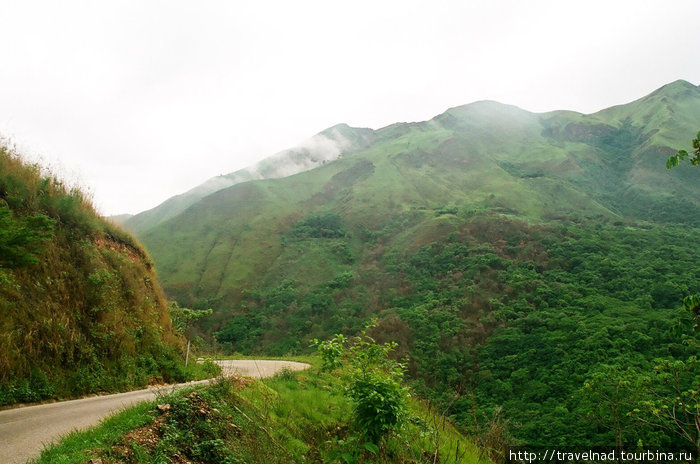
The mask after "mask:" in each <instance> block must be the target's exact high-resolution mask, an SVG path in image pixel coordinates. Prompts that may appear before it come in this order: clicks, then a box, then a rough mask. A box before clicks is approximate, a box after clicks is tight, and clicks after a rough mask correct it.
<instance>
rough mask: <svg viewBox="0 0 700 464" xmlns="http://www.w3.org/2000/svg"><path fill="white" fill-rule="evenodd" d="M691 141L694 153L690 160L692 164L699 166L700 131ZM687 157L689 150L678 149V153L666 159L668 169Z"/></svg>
mask: <svg viewBox="0 0 700 464" xmlns="http://www.w3.org/2000/svg"><path fill="white" fill-rule="evenodd" d="M691 143H692V147H693V151H692V152H691V153H692V155H691V156H690V158H689V159H688V161H690V164H692V165H693V166H697V165H699V164H700V131H699V132H698V134H697V135H696V136H695V138H694V139H693V141H692V142H691ZM686 158H688V151H687V150H678V153H676V154H675V155H671V156H669V158H668V159H667V160H666V169H671V168H674V167H676V166H678V165H679V164H680V162H681V161H683V160H685V159H686Z"/></svg>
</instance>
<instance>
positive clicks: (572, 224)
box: [142, 81, 700, 447]
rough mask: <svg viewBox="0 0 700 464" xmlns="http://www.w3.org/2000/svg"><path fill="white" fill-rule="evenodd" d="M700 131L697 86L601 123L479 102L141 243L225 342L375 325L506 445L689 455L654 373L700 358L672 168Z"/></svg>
mask: <svg viewBox="0 0 700 464" xmlns="http://www.w3.org/2000/svg"><path fill="white" fill-rule="evenodd" d="M698 120H700V89H699V88H698V87H696V86H694V85H692V84H689V83H687V82H682V81H679V82H675V83H672V84H669V85H667V86H665V87H663V88H661V89H659V90H657V91H656V92H654V93H652V94H650V95H648V96H646V97H644V98H642V99H640V100H637V101H635V102H632V103H629V104H627V105H620V106H617V107H613V108H609V109H607V110H604V111H601V112H599V113H596V114H592V115H581V114H577V113H573V112H553V113H546V114H539V115H538V114H532V113H528V112H526V111H523V110H520V109H518V108H515V107H511V106H506V105H501V104H498V103H495V102H478V103H474V104H471V105H466V106H462V107H457V108H453V109H450V110H448V111H447V112H445V113H444V114H442V115H439V116H437V117H436V118H434V119H432V120H430V121H426V122H420V123H411V124H395V125H392V126H389V127H386V128H383V129H380V130H377V131H375V132H374V137H373V139H372V140H371V142H370V143H369V144H367V145H366V146H365V147H363V148H362V149H359V150H356V151H355V152H353V153H348V154H347V155H345V156H343V157H342V158H341V159H339V160H337V161H334V162H332V163H326V164H325V165H323V166H321V167H318V168H316V169H313V170H311V171H307V172H304V173H301V174H298V175H295V176H291V177H288V178H283V179H277V180H266V181H252V182H246V183H241V184H238V185H235V186H233V187H231V188H228V189H224V190H221V191H219V192H216V193H214V194H212V195H210V196H208V197H206V198H204V199H203V200H202V201H201V202H199V203H197V204H196V207H193V208H190V209H188V210H186V211H184V212H182V214H180V215H179V216H177V217H175V218H173V219H172V220H170V221H167V222H164V223H162V224H160V225H159V226H157V227H154V228H152V229H150V230H149V231H147V232H146V233H144V234H143V236H142V238H143V240H144V243H146V245H147V246H148V247H149V250H150V252H151V253H152V254H153V256H154V257H155V259H156V262H157V266H158V269H159V270H160V273H161V276H162V278H163V282H164V287H165V289H166V291H167V292H168V293H169V294H170V295H171V296H173V297H175V298H177V299H178V301H181V302H182V303H183V304H186V305H188V306H189V307H192V308H196V309H205V308H212V309H213V314H212V316H211V317H210V318H207V320H205V321H203V322H202V323H201V324H200V327H199V328H200V329H201V331H202V333H203V334H204V336H205V338H206V336H207V335H209V338H208V341H209V343H211V345H212V348H215V349H219V350H222V351H224V352H226V353H235V352H238V353H243V354H256V353H260V354H267V355H275V354H277V355H287V354H304V353H308V350H309V347H308V346H307V343H306V341H307V340H308V339H310V338H318V339H328V338H330V337H332V335H333V334H337V333H344V334H348V335H354V334H357V333H360V332H361V331H362V330H363V328H364V326H365V324H366V323H367V321H369V320H370V319H372V318H374V317H376V318H378V324H377V326H376V327H375V328H373V329H371V330H370V331H369V332H368V335H370V336H372V337H373V338H374V339H375V340H377V341H378V342H379V343H384V342H388V341H391V340H396V341H397V342H398V343H399V345H398V348H397V351H396V353H395V355H394V356H396V358H397V359H404V358H405V359H406V368H407V369H406V377H407V378H408V379H409V381H410V382H411V384H412V386H413V388H414V389H415V390H416V391H417V392H418V393H419V394H420V395H422V396H426V397H429V398H430V399H431V400H432V401H433V402H434V403H435V404H439V405H441V407H444V408H447V409H448V411H449V414H450V415H451V416H452V417H454V418H455V419H456V420H458V421H459V423H460V424H461V425H462V426H463V427H468V428H470V429H471V430H472V431H473V432H474V433H475V434H476V435H478V436H481V437H489V438H488V442H489V443H492V444H495V443H506V442H515V443H526V444H536V445H557V444H566V445H585V446H591V445H615V444H616V443H618V444H619V443H623V444H624V445H629V444H636V443H637V441H638V440H639V439H641V440H642V442H643V443H645V444H649V445H652V444H658V445H660V446H661V445H671V444H674V445H679V444H682V443H684V441H683V438H682V437H681V436H680V435H679V434H677V433H675V432H673V431H672V430H671V429H670V428H668V427H661V426H660V424H659V423H658V421H659V420H658V419H653V418H652V416H653V414H654V409H653V407H651V406H649V407H647V406H645V404H646V405H649V404H653V401H652V400H651V399H650V398H651V396H653V395H654V393H653V392H654V391H660V390H663V388H662V385H660V384H659V382H660V377H659V376H658V375H657V374H655V371H654V366H657V365H658V366H662V365H666V364H665V363H666V362H669V363H671V364H670V365H673V363H674V362H683V363H685V365H686V366H690V365H694V364H692V363H689V358H690V357H691V356H692V355H693V354H694V353H693V348H692V347H691V345H689V344H688V343H685V342H683V340H682V339H681V338H679V337H678V335H677V334H676V333H675V332H676V328H677V326H678V324H679V321H681V322H682V321H686V320H688V319H689V317H690V316H689V313H687V312H684V311H682V309H681V307H680V306H681V302H682V300H683V298H684V297H686V296H687V295H695V294H698V293H699V292H700V287H699V285H700V284H699V282H700V280H699V278H700V274H699V273H698V272H699V270H698V266H697V263H698V262H699V261H700V259H699V258H700V244H699V243H698V241H697V239H696V237H697V236H698V233H699V232H700V228H699V227H700V200H698V199H700V183H698V182H697V172H695V170H694V169H693V168H692V167H691V166H686V165H682V166H679V167H678V168H676V169H673V170H671V171H667V170H664V169H663V164H664V161H665V160H666V159H667V158H668V156H669V154H671V153H675V152H676V149H674V148H672V147H677V146H682V145H681V144H683V143H685V142H684V141H685V139H686V138H687V135H686V134H688V133H693V131H695V130H697V121H698ZM695 306H697V305H695ZM695 366H696V365H695ZM685 372H686V376H685V377H684V378H683V380H682V382H681V385H680V388H682V389H683V390H682V391H688V390H692V388H693V385H697V381H696V380H695V378H696V377H694V376H697V370H696V368H695V369H687V370H686V371H685ZM611 373H616V377H614V378H611V379H610V382H611V383H604V382H602V381H603V380H606V379H608V378H609V377H611V376H612V374H611ZM608 374H609V375H608ZM651 374H653V375H651ZM614 379H616V380H617V383H615V382H614V381H613V380H614ZM694 382H695V383H694ZM587 385H588V387H587ZM638 385H641V386H643V388H642V387H641V386H640V387H639V388H637V386H638ZM653 385H656V386H655V387H654V386H653ZM659 389H660V390H659ZM631 390H634V391H635V395H631V394H628V393H629V391H631ZM613 393H614V395H613ZM636 393H639V394H636ZM595 395H599V399H600V398H602V397H603V396H607V397H609V398H611V400H610V401H613V400H614V398H615V397H616V396H615V395H617V398H624V399H625V401H622V400H620V401H618V403H620V404H618V405H616V409H615V411H616V412H614V413H612V414H607V415H606V414H603V411H600V410H596V408H595V407H594V404H597V403H598V402H599V399H597V400H596V399H595V398H596V397H595ZM586 398H588V399H586ZM637 409H638V410H639V411H640V412H639V413H634V414H632V412H633V411H635V410H637ZM633 416H634V417H633ZM644 421H646V423H645V422H644ZM652 422H653V423H655V424H656V425H651V423H652ZM631 424H634V425H633V426H632V425H631ZM666 425H669V424H666ZM635 437H636V438H635ZM484 440H485V441H486V440H487V439H486V438H484ZM493 447H498V446H497V445H494V446H493Z"/></svg>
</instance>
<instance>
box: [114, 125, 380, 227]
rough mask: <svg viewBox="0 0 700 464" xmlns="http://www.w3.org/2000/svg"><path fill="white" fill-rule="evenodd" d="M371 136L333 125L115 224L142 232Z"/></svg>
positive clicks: (361, 143) (312, 163)
mask: <svg viewBox="0 0 700 464" xmlns="http://www.w3.org/2000/svg"><path fill="white" fill-rule="evenodd" d="M372 137H373V131H372V130H371V129H356V128H352V127H350V126H348V125H346V124H339V125H337V126H333V127H331V128H328V129H326V130H325V131H323V132H321V133H319V134H316V135H314V136H313V137H311V138H310V139H308V140H306V141H305V142H304V143H302V144H300V145H299V146H298V147H295V148H292V149H289V150H284V151H282V152H280V153H276V154H274V155H272V156H270V157H268V158H265V159H264V160H262V161H259V162H258V163H256V164H254V165H252V166H249V167H247V168H244V169H241V170H239V171H236V172H232V173H230V174H225V175H222V176H217V177H213V178H211V179H209V180H208V181H206V182H204V183H203V184H201V185H198V186H197V187H195V188H193V189H190V190H188V191H187V192H185V193H183V194H181V195H177V196H174V197H172V198H169V199H168V200H166V201H164V202H163V203H161V204H160V205H158V206H156V207H155V208H152V209H150V210H148V211H143V212H141V213H139V214H136V215H135V216H131V217H128V218H126V219H124V220H123V221H120V222H119V224H120V225H123V226H124V227H125V228H126V229H128V230H131V231H133V232H134V233H144V232H146V231H147V230H149V229H151V228H153V227H155V226H157V225H159V224H161V223H163V222H165V221H167V220H168V219H170V218H173V217H175V216H177V215H178V214H180V213H181V212H183V211H184V210H186V209H187V208H188V207H190V206H191V205H193V204H195V203H197V202H198V201H199V200H201V199H202V198H204V197H205V196H207V195H209V194H212V193H214V192H217V191H219V190H223V189H225V188H227V187H230V186H233V185H236V184H240V183H241V182H247V181H250V180H260V179H277V178H280V177H286V176H291V175H293V174H297V173H299V172H303V171H308V170H309V169H313V168H315V167H318V166H321V165H323V164H324V163H326V162H328V161H333V160H336V159H338V158H339V157H341V156H343V155H344V154H346V153H351V152H354V151H357V150H359V149H362V148H364V147H365V146H367V144H368V143H369V141H370V140H371V139H372Z"/></svg>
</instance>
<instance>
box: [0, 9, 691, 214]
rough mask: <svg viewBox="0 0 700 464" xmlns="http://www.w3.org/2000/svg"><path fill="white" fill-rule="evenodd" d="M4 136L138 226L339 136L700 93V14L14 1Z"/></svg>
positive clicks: (6, 38)
mask: <svg viewBox="0 0 700 464" xmlns="http://www.w3.org/2000/svg"><path fill="white" fill-rule="evenodd" d="M0 12H2V14H3V17H5V18H6V22H7V24H6V25H5V26H4V28H3V29H2V30H1V31H0V38H1V39H2V41H1V44H0V51H1V52H2V54H3V56H4V57H5V62H6V64H7V69H6V70H5V71H4V72H3V73H2V75H0V135H2V136H3V137H5V138H9V139H10V140H12V141H13V142H15V143H16V144H17V145H18V148H19V149H20V150H21V151H23V152H25V153H27V154H28V156H29V157H30V158H31V159H35V160H38V159H41V161H42V163H45V164H48V165H51V166H53V167H54V170H56V171H58V174H59V175H61V176H63V177H66V178H68V179H69V180H71V181H73V182H78V183H79V184H81V185H83V186H86V187H88V188H89V189H90V190H91V191H92V192H93V193H94V199H95V203H96V205H97V207H98V208H99V210H100V212H101V213H102V214H105V215H113V214H121V213H126V212H128V213H131V214H134V213H138V212H141V211H144V210H147V209H150V208H152V207H154V206H156V205H158V204H160V203H161V202H163V201H164V200H166V199H167V198H169V197H171V196H173V195H177V194H179V193H183V192H184V191H186V190H189V189H190V188H192V187H195V186H196V185H198V184H200V183H202V182H204V181H205V180H207V179H209V178H211V177H214V176H217V175H221V174H226V173H230V172H234V171H236V170H238V169H242V168H244V167H246V166H249V165H251V164H253V163H255V162H256V161H259V160H261V159H263V158H265V157H267V156H270V155H272V154H274V153H277V152H279V151H281V150H284V149H287V148H291V147H293V146H296V145H298V144H300V143H302V142H303V141H304V140H306V139H307V138H309V137H311V136H313V135H314V134H316V133H318V132H320V131H322V130H324V129H326V128H328V127H331V126H333V125H335V124H338V123H347V124H349V125H351V126H354V127H370V128H373V129H377V128H380V127H383V126H386V125H389V124H392V123H395V122H404V121H405V122H409V121H422V120H427V119H430V118H432V117H433V116H435V115H437V114H440V113H442V112H443V111H445V110H446V109H448V108H450V107H454V106H459V105H463V104H468V103H471V102H474V101H479V100H496V101H499V102H501V103H504V104H509V105H515V106H518V107H520V108H523V109H525V110H528V111H532V112H546V111H551V110H572V111H578V112H582V113H592V112H595V111H598V110H600V109H603V108H607V107H610V106H613V105H618V104H624V103H627V102H629V101H632V100H635V99H637V98H640V97H642V96H644V95H646V94H648V93H650V92H652V91H653V90H655V89H656V88H658V87H661V86H663V85H665V84H668V83H670V82H673V81H675V80H678V79H683V80H687V81H689V82H691V83H693V84H695V85H697V83H698V81H700V64H698V63H697V62H696V61H695V60H693V59H692V57H693V56H694V53H695V50H694V46H695V44H697V43H698V42H699V40H698V39H700V37H698V36H699V35H700V33H698V31H697V30H696V29H695V28H693V27H692V24H689V25H688V26H687V27H684V25H683V24H682V21H683V20H685V18H693V17H695V16H696V14H697V13H700V4H698V3H697V2H692V1H686V0H684V1H678V2H674V3H672V4H665V3H662V2H660V1H650V2H644V3H638V2H631V1H624V2H615V3H610V2H602V1H594V2H576V3H571V2H567V3H566V4H562V3H561V2H555V1H538V2H528V3H527V4H523V3H522V2H515V1H500V2H488V3H487V2H470V3H468V4H464V3H463V2H456V1H454V2H453V1H450V2H440V3H438V4H431V5H426V4H423V3H421V2H393V1H392V2H382V3H381V4H373V3H369V2H355V3H353V4H352V5H338V4H328V3H327V2H299V3H294V4H288V3H285V2H254V3H253V2H243V3H242V4H241V3H236V4H229V3H227V2H208V3H206V4H202V5H199V4H198V5H193V4H189V3H186V2H169V3H167V4H162V3H158V2H126V3H125V2H109V3H101V4H93V3H90V2H76V1H74V2H64V3H61V4H53V3H51V2H46V1H37V2H23V3H21V4H10V3H9V2H0Z"/></svg>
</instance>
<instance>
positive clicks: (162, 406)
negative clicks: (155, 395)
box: [156, 403, 170, 412]
mask: <svg viewBox="0 0 700 464" xmlns="http://www.w3.org/2000/svg"><path fill="white" fill-rule="evenodd" d="M156 408H158V411H160V412H166V411H170V405H169V404H168V403H165V404H159V405H158V406H156Z"/></svg>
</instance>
